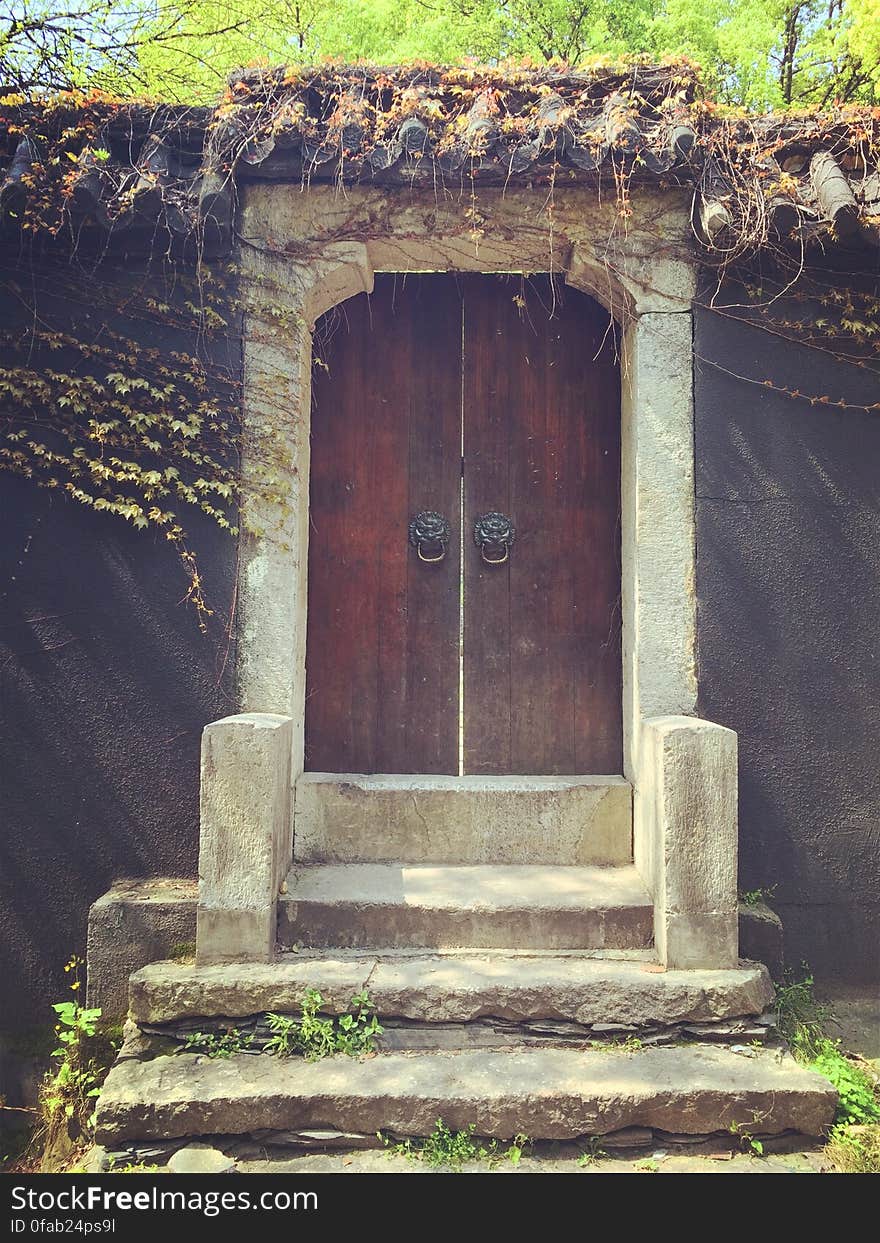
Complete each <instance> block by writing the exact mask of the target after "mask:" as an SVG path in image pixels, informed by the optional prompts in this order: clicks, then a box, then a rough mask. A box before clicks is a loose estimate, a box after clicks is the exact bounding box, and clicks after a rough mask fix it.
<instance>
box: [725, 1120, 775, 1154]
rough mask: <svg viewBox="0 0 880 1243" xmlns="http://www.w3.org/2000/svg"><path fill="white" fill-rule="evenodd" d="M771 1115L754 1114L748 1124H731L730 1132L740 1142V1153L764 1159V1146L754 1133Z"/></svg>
mask: <svg viewBox="0 0 880 1243" xmlns="http://www.w3.org/2000/svg"><path fill="white" fill-rule="evenodd" d="M769 1116H770V1115H769V1113H763V1114H761V1113H756V1112H753V1113H752V1116H751V1118H750V1119H749V1121H748V1122H731V1123H730V1125H729V1126H728V1128H727V1129H728V1131H729V1132H730V1134H731V1135H733V1136H735V1137H736V1139H737V1140H738V1141H739V1146H740V1151H741V1152H748V1153H750V1154H751V1155H752V1156H753V1157H763V1155H764V1145H763V1144H762V1142H761V1141H760V1140H759V1139H756V1138H755V1135H754V1131H755V1130H756V1129H757V1128H758V1127H760V1125H761V1123H762V1122H765V1121H766V1120H767V1118H768V1117H769Z"/></svg>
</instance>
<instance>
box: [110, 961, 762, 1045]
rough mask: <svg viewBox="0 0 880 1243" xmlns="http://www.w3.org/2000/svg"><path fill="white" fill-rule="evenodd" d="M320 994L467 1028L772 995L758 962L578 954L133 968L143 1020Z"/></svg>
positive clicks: (722, 1012) (723, 1011)
mask: <svg viewBox="0 0 880 1243" xmlns="http://www.w3.org/2000/svg"><path fill="white" fill-rule="evenodd" d="M310 988H311V989H317V990H318V991H319V992H320V994H321V996H322V998H323V1006H322V1008H323V1009H324V1010H325V1011H326V1012H327V1013H330V1014H339V1013H342V1012H343V1011H345V1010H346V1009H348V1006H349V1001H350V999H351V997H352V996H353V995H354V994H355V993H358V992H361V991H362V990H366V991H367V993H368V995H369V997H370V1001H371V1003H372V1006H373V1008H374V1009H375V1011H376V1013H377V1014H379V1015H380V1017H382V1018H401V1019H409V1020H412V1021H415V1022H423V1023H467V1022H471V1021H473V1020H474V1019H479V1018H497V1019H506V1020H509V1021H511V1022H525V1021H529V1020H539V1019H558V1020H563V1021H570V1022H575V1023H581V1024H585V1025H586V1024H592V1023H620V1024H627V1025H633V1024H634V1025H647V1024H659V1025H664V1026H665V1025H671V1024H673V1023H680V1022H692V1023H696V1022H700V1023H702V1022H713V1021H716V1020H721V1019H728V1018H739V1017H742V1016H745V1015H755V1014H760V1013H761V1011H762V1010H763V1009H764V1008H765V1006H767V1005H768V1004H769V1003H770V1002H771V1000H772V998H773V986H772V984H771V982H770V977H769V975H768V973H767V969H766V967H764V966H763V964H761V963H745V962H744V963H742V965H741V966H740V967H738V968H734V969H730V970H724V971H708V970H702V971H662V970H659V969H658V968H657V967H656V966H655V965H654V964H652V963H645V962H638V961H609V960H607V959H596V958H588V957H576V956H572V955H559V956H551V955H547V956H541V957H533V958H529V957H526V956H524V955H522V954H515V953H511V954H502V953H496V954H492V955H485V954H484V955H483V956H482V957H479V956H476V953H475V954H474V955H473V956H470V955H469V956H467V957H462V956H456V955H442V954H437V955H415V954H412V955H401V954H397V955H391V956H388V957H383V956H381V955H377V956H375V957H373V956H361V955H357V956H355V955H351V956H345V955H336V954H335V953H333V952H332V951H331V952H330V953H328V955H327V956H326V957H305V956H303V957H301V956H299V955H293V956H285V957H284V958H283V959H280V960H278V961H276V962H274V963H265V964H256V963H249V964H234V963H233V964H228V965H223V966H212V967H193V966H184V965H181V964H178V963H173V962H160V963H152V964H151V965H150V966H148V967H144V968H143V969H142V970H140V971H137V972H135V973H134V975H132V977H131V982H130V986H129V991H130V1004H131V1017H132V1018H133V1019H134V1021H135V1022H137V1023H146V1024H155V1023H168V1022H173V1021H175V1020H177V1019H181V1018H189V1017H209V1016H224V1017H227V1018H244V1017H246V1016H248V1015H252V1014H262V1013H267V1012H269V1013H271V1012H278V1013H295V1012H296V1011H297V1010H298V1009H299V1006H300V1004H301V1002H302V998H303V995H304V994H305V991H306V990H307V989H310Z"/></svg>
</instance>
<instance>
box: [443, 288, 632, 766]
mask: <svg viewBox="0 0 880 1243" xmlns="http://www.w3.org/2000/svg"><path fill="white" fill-rule="evenodd" d="M464 290H465V332H464V341H465V364H464V376H465V381H464V402H463V405H464V416H463V417H464V445H465V515H464V523H465V574H464V579H465V588H464V590H465V611H464V636H465V637H464V754H465V771H466V772H472V773H505V772H513V773H589V772H593V773H600V772H619V771H620V767H621V763H622V756H621V700H620V683H621V653H620V606H619V595H620V532H619V511H620V504H619V487H620V484H619V481H620V433H619V427H620V401H619V380H618V372H617V367H616V365H615V361H614V357H613V341H612V339H611V334H610V333H609V332H607V327H608V318H607V316H606V315H605V313H604V312H602V310H601V308H599V307H598V306H597V305H596V304H595V303H593V302H592V301H591V300H589V299H587V298H585V297H583V296H582V295H578V294H576V293H575V292H574V291H571V290H557V291H556V292H555V293H554V291H553V289H552V286H551V284H550V281H549V279H547V278H532V279H530V280H528V281H525V282H523V281H521V280H519V279H514V278H487V277H483V278H471V279H468V281H467V282H466V283H465V285H464ZM487 510H500V511H502V512H504V513H505V514H506V515H508V516H509V517H510V518H511V519H512V520H513V522H514V524H515V526H516V540H515V543H514V545H513V549H512V551H511V556H510V560H509V562H508V563H507V564H506V565H504V566H500V567H488V566H485V565H484V564H483V563H482V561H481V558H480V554H479V551H478V550H477V548H476V547H475V546H474V544H473V540H472V537H471V532H472V529H473V523H474V520H475V518H476V517H477V516H478V515H479V514H480V513H483V512H485V511H487Z"/></svg>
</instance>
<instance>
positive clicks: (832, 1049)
mask: <svg viewBox="0 0 880 1243" xmlns="http://www.w3.org/2000/svg"><path fill="white" fill-rule="evenodd" d="M802 970H803V972H804V974H803V977H802V978H801V979H799V980H798V979H795V978H794V977H793V976H792V975H791V974H788V975H787V976H786V979H785V980H784V981H783V983H782V984H780V985H778V986H777V989H776V1008H777V1016H778V1017H777V1026H778V1028H779V1031H780V1033H781V1034H782V1035H783V1036H784V1037H785V1039H786V1040H787V1041H788V1043H789V1045H790V1046H791V1051H792V1053H793V1054H794V1056H795V1057H796V1058H797V1059H798V1061H800V1062H802V1063H803V1064H804V1065H806V1066H807V1067H808V1068H809V1069H810V1070H815V1071H817V1072H818V1073H819V1074H820V1075H824V1076H825V1078H826V1079H828V1080H829V1081H830V1082H831V1083H832V1084H833V1085H834V1087H835V1088H836V1089H837V1093H838V1102H837V1112H836V1114H835V1119H834V1120H835V1123H836V1124H838V1125H850V1126H852V1125H856V1126H859V1125H866V1124H871V1123H880V1093H878V1085H877V1083H876V1081H875V1080H874V1079H872V1077H871V1075H870V1074H869V1073H868V1071H867V1070H866V1069H865V1068H863V1067H862V1066H861V1065H859V1064H858V1063H857V1061H856V1059H854V1058H852V1057H847V1056H846V1055H845V1054H844V1052H843V1051H842V1049H841V1047H840V1041H839V1040H832V1039H831V1038H830V1037H829V1036H828V1034H827V1032H826V1025H827V1024H828V1023H829V1022H830V1021H832V1019H833V1015H832V1013H831V1010H830V1008H829V1007H828V1006H825V1005H822V1003H821V1002H819V1001H818V1000H817V999H816V997H815V996H814V993H813V985H814V980H813V977H812V975H811V974H810V972H809V971H808V970H807V968H806V965H804V967H803V968H802Z"/></svg>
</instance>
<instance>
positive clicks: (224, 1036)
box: [183, 1027, 253, 1058]
mask: <svg viewBox="0 0 880 1243" xmlns="http://www.w3.org/2000/svg"><path fill="white" fill-rule="evenodd" d="M252 1041H253V1036H245V1035H243V1034H242V1033H241V1032H240V1031H239V1030H238V1028H237V1027H231V1028H230V1029H229V1030H228V1031H225V1032H221V1033H220V1034H219V1035H218V1034H217V1033H215V1032H191V1033H190V1034H189V1035H188V1036H187V1038H186V1041H185V1042H184V1046H183V1047H184V1049H185V1050H186V1051H187V1053H204V1055H205V1056H206V1057H210V1058H223V1057H232V1056H233V1055H234V1054H236V1053H244V1051H245V1050H246V1049H247V1048H249V1047H250V1045H251V1043H252Z"/></svg>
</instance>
